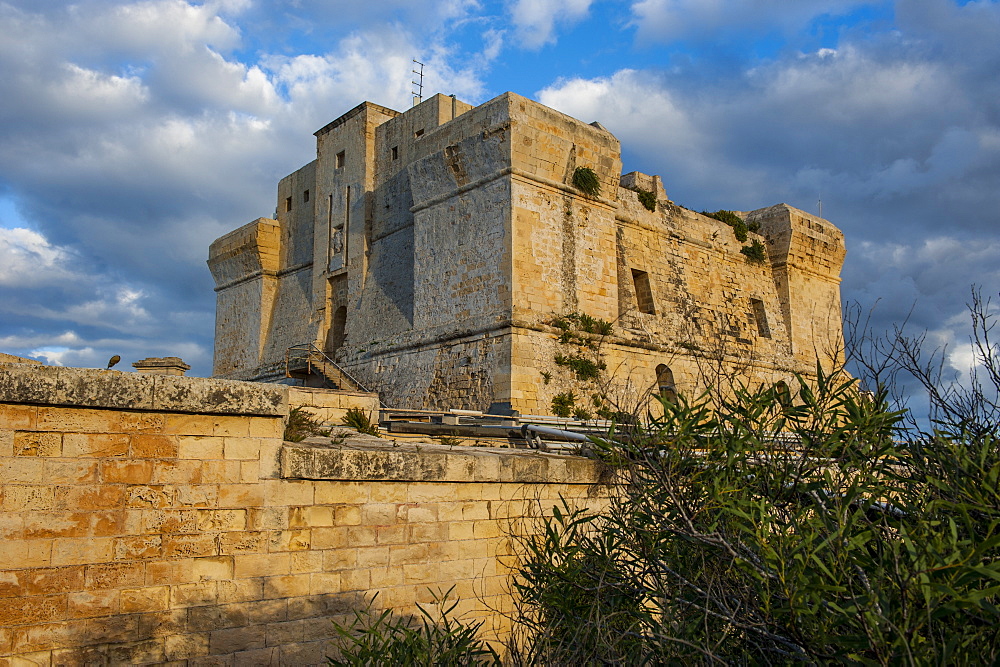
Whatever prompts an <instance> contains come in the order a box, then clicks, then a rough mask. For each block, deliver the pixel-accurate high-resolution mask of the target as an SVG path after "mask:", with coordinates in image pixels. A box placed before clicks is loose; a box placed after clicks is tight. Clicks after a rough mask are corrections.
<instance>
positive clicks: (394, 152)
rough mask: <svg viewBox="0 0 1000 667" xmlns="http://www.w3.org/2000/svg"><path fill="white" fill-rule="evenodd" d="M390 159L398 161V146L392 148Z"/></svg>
mask: <svg viewBox="0 0 1000 667" xmlns="http://www.w3.org/2000/svg"><path fill="white" fill-rule="evenodd" d="M392 159H393V160H398V159H399V146H393V147H392Z"/></svg>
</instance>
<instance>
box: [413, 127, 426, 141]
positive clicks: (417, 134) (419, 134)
mask: <svg viewBox="0 0 1000 667" xmlns="http://www.w3.org/2000/svg"><path fill="white" fill-rule="evenodd" d="M422 136H424V128H420V129H419V130H417V131H416V132H414V133H413V138H414V139H419V138H420V137H422Z"/></svg>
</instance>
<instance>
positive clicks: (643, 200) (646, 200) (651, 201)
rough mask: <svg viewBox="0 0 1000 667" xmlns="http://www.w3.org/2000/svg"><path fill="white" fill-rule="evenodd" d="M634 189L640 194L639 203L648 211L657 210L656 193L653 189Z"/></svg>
mask: <svg viewBox="0 0 1000 667" xmlns="http://www.w3.org/2000/svg"><path fill="white" fill-rule="evenodd" d="M632 190H633V191H634V192H635V193H636V194H637V195H639V203H640V204H642V205H643V207H644V208H645V209H646V210H647V211H655V210H656V193H655V192H653V191H652V190H643V189H642V188H632Z"/></svg>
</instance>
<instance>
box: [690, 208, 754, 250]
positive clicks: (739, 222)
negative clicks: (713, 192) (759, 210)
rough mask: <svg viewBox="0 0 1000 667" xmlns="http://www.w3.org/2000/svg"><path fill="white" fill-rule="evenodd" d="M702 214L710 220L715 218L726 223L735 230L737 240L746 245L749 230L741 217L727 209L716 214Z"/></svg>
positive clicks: (703, 212)
mask: <svg viewBox="0 0 1000 667" xmlns="http://www.w3.org/2000/svg"><path fill="white" fill-rule="evenodd" d="M701 214H702V215H707V216H708V217H710V218H715V219H716V220H718V221H719V222H724V223H726V224H727V225H729V226H730V227H732V228H733V234H734V235H735V236H736V240H737V241H739V242H740V243H746V240H747V232H748V231H749V230H748V228H747V223H745V222H744V221H743V218H741V217H740V216H738V215H736V214H735V213H733V212H732V211H727V210H725V209H723V210H720V211H716V212H715V213H709V212H708V211H702V212H701ZM758 228H759V226H758Z"/></svg>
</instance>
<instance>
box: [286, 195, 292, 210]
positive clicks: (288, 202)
mask: <svg viewBox="0 0 1000 667" xmlns="http://www.w3.org/2000/svg"><path fill="white" fill-rule="evenodd" d="M291 210H292V198H291V197H285V213H287V212H288V211H291Z"/></svg>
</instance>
